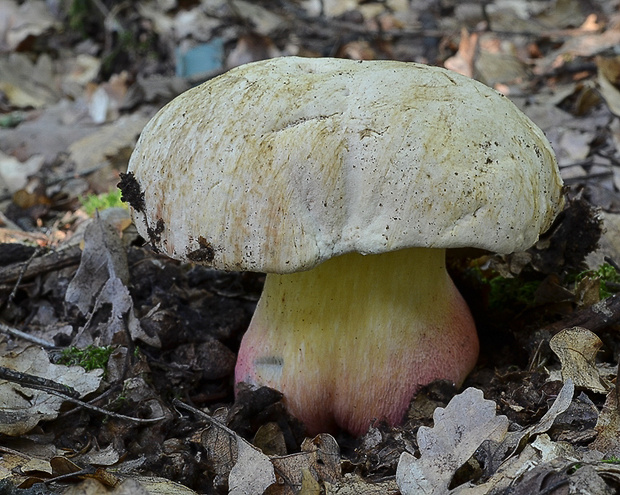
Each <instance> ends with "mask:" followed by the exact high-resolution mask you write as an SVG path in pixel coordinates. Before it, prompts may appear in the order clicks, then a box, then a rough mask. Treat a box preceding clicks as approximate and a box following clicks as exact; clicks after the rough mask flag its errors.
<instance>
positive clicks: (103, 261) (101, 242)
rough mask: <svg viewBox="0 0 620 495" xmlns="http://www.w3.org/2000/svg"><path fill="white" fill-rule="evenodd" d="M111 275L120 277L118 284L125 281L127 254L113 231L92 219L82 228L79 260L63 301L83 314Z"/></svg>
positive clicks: (89, 307) (105, 224) (103, 223)
mask: <svg viewBox="0 0 620 495" xmlns="http://www.w3.org/2000/svg"><path fill="white" fill-rule="evenodd" d="M113 278H118V279H120V282H121V284H124V283H127V281H128V280H129V268H128V266H127V254H126V251H125V249H124V247H123V245H122V243H121V240H120V237H119V236H118V233H117V232H116V230H115V229H114V228H113V227H112V226H111V225H110V224H108V223H107V222H104V221H102V220H100V219H99V218H95V219H93V221H92V222H91V223H90V224H89V225H88V226H87V227H86V230H85V231H84V250H83V252H82V259H81V261H80V266H79V267H78V270H77V272H76V273H75V276H74V277H73V279H72V280H71V282H70V283H69V286H68V287H67V292H66V295H65V302H67V303H69V304H71V305H74V306H77V308H78V309H79V310H80V312H81V313H82V314H83V315H86V314H88V313H89V312H90V311H91V309H92V308H93V306H94V303H95V300H96V297H97V295H98V294H99V292H100V291H101V290H102V289H103V287H104V285H105V284H106V283H107V282H108V280H110V279H113Z"/></svg>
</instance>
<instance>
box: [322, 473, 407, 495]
mask: <svg viewBox="0 0 620 495" xmlns="http://www.w3.org/2000/svg"><path fill="white" fill-rule="evenodd" d="M398 493H400V492H399V491H398V485H397V484H396V480H395V479H388V480H384V481H376V482H370V481H366V480H364V479H363V478H361V477H360V476H358V475H357V474H355V473H347V474H345V475H344V477H343V478H342V480H340V481H336V482H335V483H328V482H326V483H325V494H326V495H396V494H398Z"/></svg>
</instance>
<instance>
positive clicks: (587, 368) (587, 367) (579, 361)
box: [549, 327, 609, 393]
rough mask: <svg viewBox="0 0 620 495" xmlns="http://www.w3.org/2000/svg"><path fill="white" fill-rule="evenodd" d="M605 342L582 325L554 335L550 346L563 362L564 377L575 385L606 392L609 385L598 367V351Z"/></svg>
mask: <svg viewBox="0 0 620 495" xmlns="http://www.w3.org/2000/svg"><path fill="white" fill-rule="evenodd" d="M601 345H603V343H602V342H601V339H599V338H598V337H597V336H596V334H594V333H592V332H591V331H590V330H588V329H586V328H581V327H572V328H566V329H564V330H562V331H561V332H559V333H557V334H556V335H554V336H553V337H552V338H551V340H550V342H549V346H550V347H551V350H552V351H553V352H554V353H555V354H556V355H557V356H558V358H559V359H560V362H561V363H562V379H563V380H564V381H566V380H568V379H571V380H572V381H573V382H574V384H575V386H577V387H583V388H587V389H589V390H592V391H593V392H598V393H606V392H607V390H608V389H609V387H608V386H607V385H606V384H605V383H604V382H603V380H602V379H601V376H600V373H599V371H598V369H597V367H596V353H597V352H598V350H599V349H600V348H601Z"/></svg>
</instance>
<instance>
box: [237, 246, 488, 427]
mask: <svg viewBox="0 0 620 495" xmlns="http://www.w3.org/2000/svg"><path fill="white" fill-rule="evenodd" d="M477 356H478V338H477V335H476V328H475V325H474V321H473V319H472V317H471V314H470V312H469V309H468V307H467V304H466V303H465V301H464V300H463V298H462V296H461V295H460V294H459V292H458V290H457V289H456V287H455V286H454V284H453V282H452V280H451V279H450V276H449V275H448V273H447V271H446V267H445V250H444V249H427V248H409V249H403V250H399V251H393V252H389V253H384V254H373V255H365V256H364V255H360V254H357V253H350V254H345V255H342V256H338V257H336V258H332V259H331V260H328V261H326V262H325V263H323V264H321V265H319V266H317V267H316V268H313V269H311V270H308V271H305V272H298V273H292V274H285V275H278V274H268V275H267V278H266V280H265V288H264V290H263V294H262V296H261V298H260V301H259V302H258V306H257V308H256V312H255V314H254V317H253V319H252V322H251V324H250V327H249V329H248V331H247V332H246V334H245V336H244V338H243V341H242V343H241V349H240V350H239V357H238V361H237V367H236V370H235V380H236V382H237V383H238V382H247V383H250V384H253V385H257V386H261V385H266V386H269V387H272V388H275V389H277V390H280V391H281V392H282V393H283V394H284V399H285V401H286V405H287V407H288V409H289V411H290V412H291V413H292V414H293V415H294V416H296V417H297V418H299V419H300V420H301V421H303V422H304V423H305V425H306V427H307V429H308V431H309V433H311V434H313V433H317V432H320V431H334V430H336V429H337V428H343V429H345V430H347V431H349V432H351V433H352V434H354V435H360V434H363V433H364V432H365V431H366V430H367V429H368V427H369V425H370V423H371V422H372V421H373V420H374V419H377V420H381V419H385V420H387V421H388V423H390V424H392V425H395V424H399V423H401V422H402V420H403V417H404V415H405V413H406V411H407V407H408V405H409V402H410V401H411V399H412V398H413V396H414V395H415V393H416V392H417V391H418V389H419V388H420V387H421V386H423V385H425V384H428V383H430V382H431V381H433V380H435V379H440V378H441V379H447V380H451V381H453V382H455V383H456V384H458V385H460V384H461V383H462V382H463V380H464V379H465V377H466V375H467V374H468V373H469V372H470V371H471V369H472V368H473V367H474V365H475V363H476V359H477Z"/></svg>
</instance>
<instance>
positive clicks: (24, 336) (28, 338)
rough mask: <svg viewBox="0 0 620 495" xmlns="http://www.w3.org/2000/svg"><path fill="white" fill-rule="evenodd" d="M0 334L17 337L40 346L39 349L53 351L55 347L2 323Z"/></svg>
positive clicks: (0, 324)
mask: <svg viewBox="0 0 620 495" xmlns="http://www.w3.org/2000/svg"><path fill="white" fill-rule="evenodd" d="M0 332H4V333H6V334H9V335H12V336H13V337H17V338H19V339H22V340H26V341H28V342H32V343H33V344H37V345H40V346H41V347H45V348H46V349H53V348H54V347H56V345H55V344H54V343H53V342H50V341H49V340H44V339H40V338H38V337H35V336H34V335H30V334H29V333H26V332H22V331H21V330H17V328H13V327H10V326H8V325H5V324H4V323H0Z"/></svg>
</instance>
